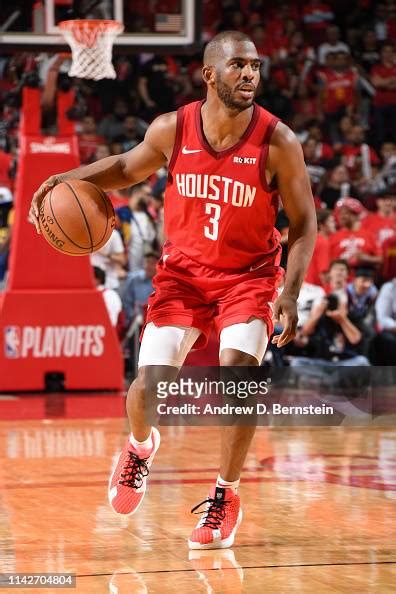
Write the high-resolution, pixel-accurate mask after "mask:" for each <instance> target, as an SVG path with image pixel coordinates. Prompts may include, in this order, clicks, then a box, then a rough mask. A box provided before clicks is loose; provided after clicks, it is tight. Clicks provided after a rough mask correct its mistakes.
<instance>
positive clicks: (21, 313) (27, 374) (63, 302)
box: [0, 289, 123, 392]
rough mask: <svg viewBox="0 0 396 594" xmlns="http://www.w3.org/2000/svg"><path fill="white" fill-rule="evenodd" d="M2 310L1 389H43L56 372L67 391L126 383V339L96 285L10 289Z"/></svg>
mask: <svg viewBox="0 0 396 594" xmlns="http://www.w3.org/2000/svg"><path fill="white" fill-rule="evenodd" d="M27 301H28V303H29V307H27V306H26V304H27ZM0 314H1V315H0V392H1V391H23V390H28V391H30V390H43V389H44V388H45V382H46V377H47V376H48V374H51V373H54V372H56V373H61V374H62V375H63V377H64V378H65V381H64V386H65V389H66V390H76V389H77V390H80V389H81V390H97V389H100V390H108V389H120V388H122V386H123V373H122V372H123V367H122V365H123V361H122V355H121V349H120V344H119V341H118V337H117V335H116V332H115V330H114V328H113V327H112V326H111V323H110V319H109V317H108V314H107V310H106V307H105V304H104V301H103V296H102V294H101V293H100V292H99V291H97V290H96V289H92V290H89V289H88V290H80V291H77V290H76V291H70V290H69V291H48V292H47V291H45V290H44V291H32V292H29V293H28V295H27V293H26V292H25V291H15V292H6V293H5V294H4V295H3V299H2V302H1V300H0Z"/></svg>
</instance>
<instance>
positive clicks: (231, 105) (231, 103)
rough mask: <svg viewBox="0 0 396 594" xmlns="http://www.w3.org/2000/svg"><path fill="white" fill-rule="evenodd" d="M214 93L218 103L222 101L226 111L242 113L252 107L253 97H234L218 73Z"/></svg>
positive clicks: (232, 91) (233, 93)
mask: <svg viewBox="0 0 396 594" xmlns="http://www.w3.org/2000/svg"><path fill="white" fill-rule="evenodd" d="M216 92H217V96H218V98H219V99H220V101H222V103H224V105H225V106H226V107H228V109H233V110H236V111H243V110H244V109H247V108H248V107H250V106H251V105H253V102H254V96H253V97H252V99H243V98H241V99H238V98H237V97H236V96H235V91H234V90H233V89H232V88H231V87H230V86H229V85H227V84H226V83H225V82H223V81H222V80H221V77H220V74H219V73H218V72H216Z"/></svg>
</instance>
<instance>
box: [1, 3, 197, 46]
mask: <svg viewBox="0 0 396 594" xmlns="http://www.w3.org/2000/svg"><path fill="white" fill-rule="evenodd" d="M200 5H201V0H42V1H41V2H40V1H37V0H27V1H25V2H22V3H16V4H13V3H11V2H7V3H6V6H5V7H4V10H2V11H1V15H0V47H1V50H18V49H19V50H22V49H23V50H24V51H26V50H31V51H35V50H37V51H46V52H62V51H68V46H67V44H66V42H65V40H64V38H63V36H62V34H61V32H60V30H59V27H58V26H57V25H58V23H59V22H60V21H63V20H68V19H75V18H96V19H98V18H99V19H115V20H117V21H120V22H122V23H123V24H124V33H123V34H122V35H120V36H119V37H117V39H116V41H115V48H114V49H115V52H116V53H117V49H118V50H119V51H122V52H123V53H124V52H125V51H126V52H128V51H139V52H142V51H156V52H160V51H161V49H162V50H163V51H167V52H169V51H177V50H179V51H180V50H184V51H185V50H186V49H187V48H188V47H190V48H191V47H194V46H196V45H197V44H198V42H199V25H198V21H199V14H200Z"/></svg>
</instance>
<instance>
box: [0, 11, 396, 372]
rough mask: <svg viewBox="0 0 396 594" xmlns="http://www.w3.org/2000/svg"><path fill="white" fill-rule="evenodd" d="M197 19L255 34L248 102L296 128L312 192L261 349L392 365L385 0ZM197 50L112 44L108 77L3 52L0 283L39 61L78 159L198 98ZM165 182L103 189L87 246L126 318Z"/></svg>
mask: <svg viewBox="0 0 396 594" xmlns="http://www.w3.org/2000/svg"><path fill="white" fill-rule="evenodd" d="M164 1H165V0H164ZM143 4H144V3H143ZM136 11H137V12H139V7H138V8H136ZM142 11H143V12H142V14H141V15H140V18H141V22H143V20H144V18H143V17H144V8H142ZM142 19H143V20H142ZM202 21H203V23H202V41H203V42H205V41H206V40H208V39H209V38H210V37H211V36H212V35H214V34H215V33H216V32H219V31H222V30H226V29H238V30H242V31H244V32H246V33H247V34H249V35H250V36H251V37H252V39H253V40H254V42H255V44H256V47H257V49H258V52H259V55H260V58H261V60H262V68H261V74H262V77H261V83H260V86H259V89H258V93H257V98H256V99H257V102H258V103H259V104H260V105H261V106H263V107H265V108H266V109H269V110H270V111H271V112H272V113H274V114H275V115H277V116H278V117H280V118H281V119H282V120H283V121H284V122H285V123H287V124H288V125H289V126H290V127H291V128H292V129H293V130H294V132H295V133H296V135H297V137H298V139H299V140H300V142H301V144H302V147H303V152H304V156H305V161H306V165H307V169H308V173H309V176H310V179H311V185H312V190H313V194H314V197H315V203H316V207H317V218H318V230H319V235H318V239H317V244H316V247H315V253H314V257H313V259H312V262H311V265H310V268H309V270H308V272H307V276H306V279H305V283H304V285H303V289H302V292H301V296H300V300H299V309H300V327H299V332H298V336H297V338H296V340H295V341H294V343H293V344H292V345H290V346H288V348H286V349H284V350H282V352H275V350H274V349H272V351H273V355H272V356H273V362H274V364H276V365H285V364H289V363H290V362H292V361H294V363H293V364H298V361H299V360H301V359H302V358H304V357H314V358H316V359H319V358H320V359H321V360H325V361H328V362H335V363H338V362H340V361H349V363H350V364H354V363H355V364H369V363H371V364H373V363H374V364H391V363H394V362H395V359H396V280H395V279H396V50H395V45H394V40H395V38H396V35H395V34H396V0H384V1H380V2H378V1H374V0H355V1H353V2H341V0H327V1H324V2H321V1H320V0H306V1H304V2H297V1H295V2H291V1H289V2H287V1H278V2H275V1H270V0H204V1H203V16H202ZM142 30H143V29H142ZM201 55H202V54H201V52H200V53H199V54H189V53H188V52H186V53H185V54H183V55H162V54H161V55H152V54H151V55H150V54H143V53H142V54H140V55H125V56H123V55H120V54H118V55H116V56H115V57H114V60H113V62H114V65H115V68H116V72H117V79H116V80H115V81H108V80H104V81H100V82H96V83H95V82H92V81H87V80H81V79H74V80H71V79H69V78H68V76H67V74H66V71H67V63H65V62H64V58H62V57H59V56H53V57H49V56H45V55H32V54H27V53H25V54H21V53H19V54H15V55H9V56H6V57H3V58H0V71H1V81H0V109H1V113H2V117H1V122H2V123H1V125H0V282H1V279H2V277H3V276H4V274H5V270H6V255H7V253H8V246H9V238H10V220H11V218H12V191H13V180H14V177H15V171H16V164H17V150H18V115H19V107H20V89H21V87H22V86H23V85H24V84H27V85H29V84H30V85H40V84H41V85H42V86H43V88H44V92H47V95H46V96H51V93H50V92H48V85H49V83H48V81H49V79H50V78H51V77H50V75H49V73H50V72H52V73H53V72H54V71H55V72H56V75H57V78H56V77H55V81H56V85H57V90H56V92H57V93H62V92H67V91H69V90H70V88H72V89H73V90H74V94H75V99H74V105H73V108H72V109H71V110H70V113H69V117H70V118H71V119H73V121H74V122H75V126H76V132H77V134H78V137H79V146H80V157H81V161H82V163H89V162H91V161H93V160H97V159H99V158H102V157H104V156H107V155H110V154H118V153H121V152H124V151H127V150H129V149H131V148H133V147H134V146H135V145H136V144H137V143H139V142H140V141H141V139H142V138H143V137H144V134H145V131H146V129H147V127H148V125H149V123H150V122H151V121H152V119H153V118H154V117H155V116H156V115H157V114H159V113H163V112H166V111H171V110H174V109H177V108H178V107H179V106H180V105H183V104H185V103H187V102H189V101H193V100H197V99H201V98H203V96H204V93H205V88H204V84H203V82H202V78H201V65H202V64H201ZM52 95H54V93H52ZM44 107H45V109H46V112H47V113H46V114H44V116H45V117H44V118H43V122H44V123H45V126H46V130H47V131H48V132H54V127H53V126H54V121H53V118H51V109H53V106H52V107H51V101H49V102H46V103H45V105H44ZM165 183H166V170H162V171H159V172H157V173H156V174H155V175H154V176H153V177H152V178H150V179H148V180H147V181H146V182H144V183H142V184H139V185H138V186H135V187H133V188H127V189H125V190H120V191H117V192H113V193H112V195H111V199H112V200H113V203H114V205H115V207H116V210H117V215H118V223H119V225H118V229H117V230H116V231H115V232H114V236H113V237H112V238H111V242H110V243H109V244H108V245H107V246H105V248H103V249H102V250H101V251H100V253H98V254H95V256H94V257H93V264H94V265H95V266H96V267H99V268H100V267H101V268H102V269H104V270H105V273H106V280H105V281H104V282H103V283H102V284H103V285H106V287H107V288H108V289H111V290H113V289H114V290H116V291H119V292H120V294H121V295H122V296H123V300H124V307H125V309H126V314H125V318H126V320H128V323H131V322H133V318H134V316H135V315H138V314H140V313H141V311H140V310H141V308H142V306H143V305H144V304H143V303H142V299H143V298H146V297H147V294H148V293H149V289H150V283H151V277H152V272H153V266H152V264H153V262H154V263H155V260H156V259H157V258H158V255H159V253H160V249H161V245H162V243H163V220H162V211H163V199H164V190H165ZM7 221H8V222H7ZM277 227H278V229H279V231H280V232H281V237H282V244H283V247H284V250H283V252H284V254H283V262H284V263H285V262H286V258H287V234H288V221H287V217H286V215H285V213H284V212H283V210H282V208H281V206H280V211H279V215H278V219H277ZM131 295H137V297H136V299H135V300H134V299H131ZM296 362H297V363H296Z"/></svg>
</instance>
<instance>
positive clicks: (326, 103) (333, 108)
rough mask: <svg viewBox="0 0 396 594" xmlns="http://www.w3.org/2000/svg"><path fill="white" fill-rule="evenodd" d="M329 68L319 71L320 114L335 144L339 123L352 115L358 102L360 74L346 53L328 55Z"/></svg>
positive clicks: (327, 63)
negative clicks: (350, 64)
mask: <svg viewBox="0 0 396 594" xmlns="http://www.w3.org/2000/svg"><path fill="white" fill-rule="evenodd" d="M326 65H327V67H326V68H324V69H323V70H320V71H318V78H319V82H320V84H321V90H320V93H319V114H320V116H321V117H322V118H324V123H325V125H326V128H327V130H328V133H329V135H330V138H331V140H332V141H333V142H336V140H337V136H338V123H339V121H340V120H341V118H342V117H343V116H344V115H346V114H348V115H351V114H352V113H353V111H354V109H355V107H356V104H357V101H358V94H357V82H358V73H357V71H356V70H355V69H354V68H351V67H350V66H349V56H348V54H347V53H345V52H337V53H336V54H333V53H329V54H327V62H326Z"/></svg>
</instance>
